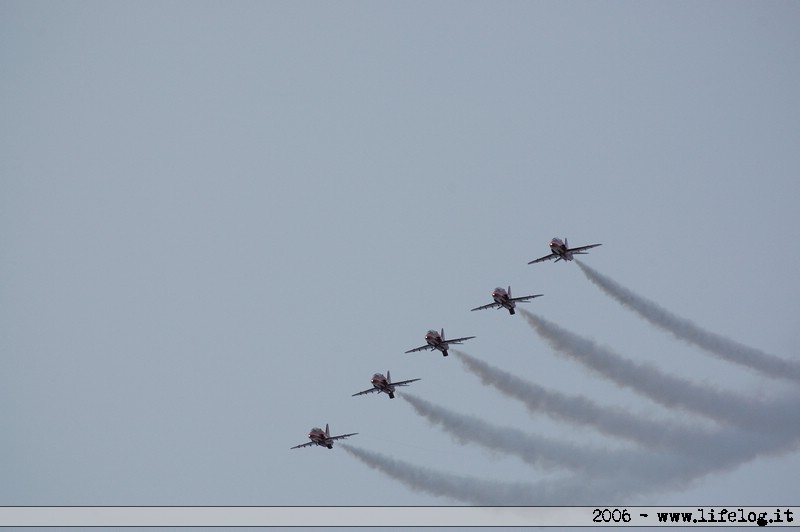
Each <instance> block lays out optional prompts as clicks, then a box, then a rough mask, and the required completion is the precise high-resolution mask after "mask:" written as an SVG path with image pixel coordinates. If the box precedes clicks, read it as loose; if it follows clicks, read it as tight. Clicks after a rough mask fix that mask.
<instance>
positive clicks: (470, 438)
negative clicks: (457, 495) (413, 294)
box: [403, 393, 800, 495]
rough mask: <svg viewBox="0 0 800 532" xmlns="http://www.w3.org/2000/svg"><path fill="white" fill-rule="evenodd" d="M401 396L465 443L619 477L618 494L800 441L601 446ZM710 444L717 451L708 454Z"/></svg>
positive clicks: (682, 482) (729, 434)
mask: <svg viewBox="0 0 800 532" xmlns="http://www.w3.org/2000/svg"><path fill="white" fill-rule="evenodd" d="M403 398H404V399H405V400H406V401H408V402H409V403H410V404H411V406H412V407H413V408H414V410H415V411H416V412H417V413H418V414H419V415H421V416H423V417H425V418H426V419H427V420H428V421H430V422H431V423H434V424H437V425H439V426H441V427H442V428H443V429H444V430H446V431H447V432H449V433H451V434H452V435H454V436H456V437H457V438H458V440H459V441H460V442H462V443H467V442H473V443H477V444H479V445H482V446H484V447H486V448H488V449H492V450H496V451H500V452H505V453H508V454H511V455H513V456H516V457H518V458H520V459H522V460H524V461H525V462H527V463H530V464H532V465H535V466H540V465H542V463H543V462H545V463H547V464H550V463H552V464H556V465H559V466H561V467H565V468H569V469H571V470H573V471H574V472H576V473H583V474H584V475H588V478H602V479H603V481H604V482H615V484H616V486H617V488H616V491H615V493H618V494H620V495H622V494H632V493H644V492H648V493H653V492H659V491H665V490H669V489H675V488H678V487H685V486H686V485H687V484H688V483H689V482H691V481H693V480H696V479H698V478H700V477H703V476H705V475H707V474H710V473H718V472H722V471H727V470H730V469H732V468H735V467H738V466H739V465H741V464H742V463H745V462H748V461H750V460H752V459H754V458H756V457H758V456H761V455H765V454H777V453H780V452H785V451H787V450H791V449H793V448H795V447H796V446H797V443H798V441H800V435H797V436H795V437H794V438H791V437H790V438H785V437H782V436H777V435H774V434H764V435H760V434H753V433H749V432H746V431H742V430H740V429H724V430H721V431H717V432H716V433H714V434H704V435H702V436H698V437H695V438H691V439H692V440H693V442H694V445H693V446H692V447H691V448H687V449H681V450H680V452H673V453H664V452H660V451H658V450H656V451H653V450H624V451H608V450H598V449H591V448H588V447H581V446H577V445H574V444H571V443H567V442H563V441H554V440H551V439H548V438H543V437H539V436H535V435H531V434H526V433H524V432H522V431H520V430H518V429H514V428H510V427H500V426H497V425H493V424H490V423H487V422H485V421H482V420H480V419H478V418H476V417H475V416H468V415H463V414H458V413H456V412H452V411H450V410H448V409H446V408H443V407H441V406H438V405H434V404H432V403H430V402H428V401H425V400H424V399H420V398H418V397H415V396H413V395H411V394H408V393H406V394H404V395H403ZM709 449H713V452H711V453H709V452H708V450H709Z"/></svg>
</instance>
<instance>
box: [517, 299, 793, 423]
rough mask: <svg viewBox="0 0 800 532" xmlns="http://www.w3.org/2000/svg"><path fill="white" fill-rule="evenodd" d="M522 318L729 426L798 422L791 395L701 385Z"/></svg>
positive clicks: (588, 362) (619, 376)
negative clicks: (761, 395) (746, 393)
mask: <svg viewBox="0 0 800 532" xmlns="http://www.w3.org/2000/svg"><path fill="white" fill-rule="evenodd" d="M520 313H521V314H522V315H523V316H525V318H526V319H527V321H528V323H529V324H530V325H531V326H532V327H533V328H534V329H535V330H536V331H537V332H538V333H539V335H540V336H541V337H542V338H544V339H545V340H546V341H547V342H548V343H549V344H550V345H551V346H552V347H553V348H554V349H556V351H558V352H559V353H562V354H564V355H567V356H569V357H571V358H573V359H574V360H576V361H578V362H580V363H581V364H583V365H584V366H586V367H588V368H591V369H593V370H594V371H596V372H598V373H599V374H601V375H603V376H604V377H606V378H607V379H609V380H611V381H613V382H615V383H617V384H618V385H620V386H623V387H627V388H630V389H632V390H634V391H636V392H637V393H640V394H642V395H644V396H646V397H649V398H650V399H652V400H654V401H656V402H658V403H661V404H663V405H665V406H667V407H671V408H680V409H683V410H687V411H691V412H695V413H698V414H702V415H705V416H707V417H710V418H712V419H714V420H716V421H719V422H722V423H728V424H732V425H735V426H739V427H743V428H747V429H754V430H768V431H772V432H779V433H785V432H787V431H789V432H790V433H792V434H796V433H797V432H798V430H800V424H799V423H798V413H797V412H798V411H799V410H798V408H800V401H798V399H797V397H793V398H790V399H782V400H778V401H774V402H772V403H769V404H767V403H763V402H760V401H757V400H755V399H748V398H744V397H742V396H739V395H735V394H730V393H725V392H722V391H720V390H716V389H713V388H710V387H701V386H698V385H695V384H693V383H692V382H690V381H687V380H684V379H681V378H678V377H674V376H672V375H668V374H666V373H664V372H662V371H660V370H659V369H657V368H656V367H654V366H652V365H650V364H640V363H636V362H633V361H631V360H628V359H625V358H623V357H621V356H619V355H617V354H615V353H613V352H612V351H611V350H609V349H608V348H605V347H601V346H598V345H597V344H595V343H594V342H593V341H591V340H587V339H585V338H582V337H580V336H578V335H576V334H573V333H570V332H569V331H567V330H565V329H562V328H561V327H559V326H557V325H555V324H553V323H550V322H548V321H547V320H544V319H542V318H540V317H538V316H536V315H534V314H532V313H530V312H529V311H526V310H524V309H520Z"/></svg>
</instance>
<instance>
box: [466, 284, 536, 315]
mask: <svg viewBox="0 0 800 532" xmlns="http://www.w3.org/2000/svg"><path fill="white" fill-rule="evenodd" d="M543 295H544V294H535V295H532V296H522V297H511V286H509V287H508V291H506V290H505V289H503V288H501V287H499V286H498V287H497V288H495V289H494V291H493V292H492V299H494V303H489V304H488V305H483V306H480V307H475V308H474V309H472V310H483V309H487V308H497V309H498V310H499V309H501V308H505V309H508V312H509V314H514V307H516V306H517V303H524V302H526V301H530V300H531V299H533V298H535V297H541V296H543Z"/></svg>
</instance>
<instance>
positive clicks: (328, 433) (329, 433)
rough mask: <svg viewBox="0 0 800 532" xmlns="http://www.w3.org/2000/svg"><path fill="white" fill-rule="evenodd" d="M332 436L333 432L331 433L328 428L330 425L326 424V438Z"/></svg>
mask: <svg viewBox="0 0 800 532" xmlns="http://www.w3.org/2000/svg"><path fill="white" fill-rule="evenodd" d="M330 435H331V431H330V429H329V428H328V424H327V423H325V436H330Z"/></svg>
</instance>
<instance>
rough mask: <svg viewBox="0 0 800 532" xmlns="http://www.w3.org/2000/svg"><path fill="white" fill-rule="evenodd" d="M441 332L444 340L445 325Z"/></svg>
mask: <svg viewBox="0 0 800 532" xmlns="http://www.w3.org/2000/svg"><path fill="white" fill-rule="evenodd" d="M440 334H441V336H442V340H444V327H442V332H441V333H440Z"/></svg>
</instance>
